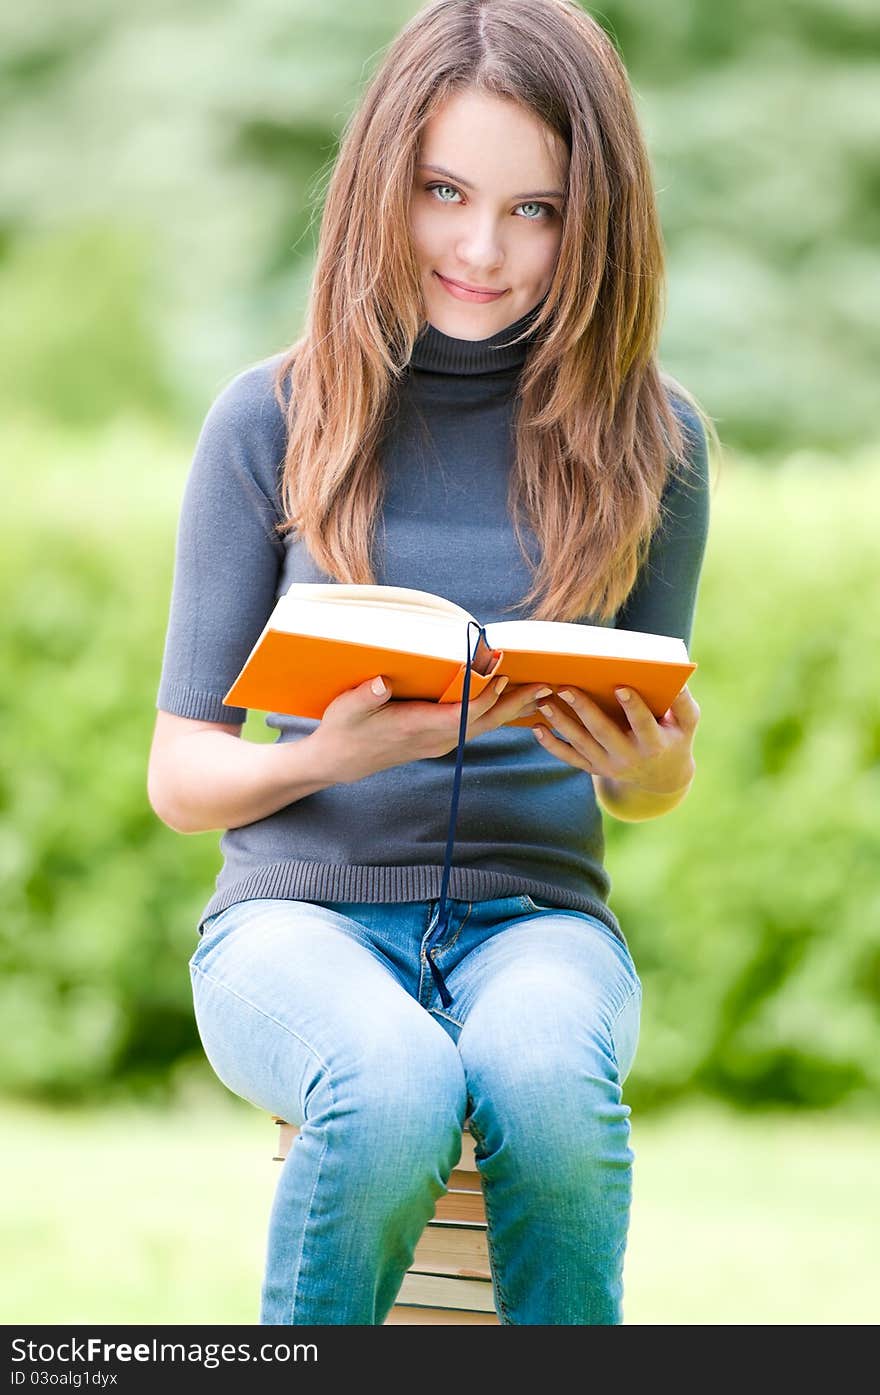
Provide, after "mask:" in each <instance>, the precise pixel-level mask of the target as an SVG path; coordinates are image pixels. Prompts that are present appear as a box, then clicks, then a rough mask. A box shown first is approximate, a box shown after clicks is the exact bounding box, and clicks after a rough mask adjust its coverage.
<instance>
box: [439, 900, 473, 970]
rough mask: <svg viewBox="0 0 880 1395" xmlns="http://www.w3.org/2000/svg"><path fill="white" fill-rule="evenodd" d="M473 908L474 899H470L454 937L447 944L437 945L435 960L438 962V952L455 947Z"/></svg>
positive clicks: (442, 952)
mask: <svg viewBox="0 0 880 1395" xmlns="http://www.w3.org/2000/svg"><path fill="white" fill-rule="evenodd" d="M473 909H474V903H473V901H468V908H467V910H466V911H465V913H464V919H463V920H462V922H461V925H459V927H458V929H457V930H456V932H455V934H454V935H453V937H452V939H451V940H449V941H448V943H447V944H445V945H438V946H437V949H436V950H435V952H434V960H435V962H436V959H437V955H438V954H445V953H446V952H447V950H450V949H452V948H454V946H455V943H456V941H457V940H458V937H459V935H460V934H461V932H462V930H463V929H464V927H465V926H466V925H467V923H468V920H469V918H470V913H471V911H472V910H473Z"/></svg>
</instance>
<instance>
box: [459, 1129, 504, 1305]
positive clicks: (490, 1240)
mask: <svg viewBox="0 0 880 1395" xmlns="http://www.w3.org/2000/svg"><path fill="white" fill-rule="evenodd" d="M468 1127H469V1128H470V1131H471V1135H472V1137H473V1138H474V1139H475V1140H476V1142H477V1143H478V1144H479V1145H480V1147H481V1148H482V1147H483V1145H484V1144H485V1142H486V1140H485V1138H484V1137H483V1135H482V1134H481V1133H480V1132H479V1129H475V1128H474V1121H473V1119H471V1120H470V1121H469V1124H468ZM478 1167H479V1164H478ZM480 1185H481V1187H482V1189H483V1206H484V1209H485V1212H486V1249H487V1250H488V1252H489V1259H490V1263H491V1268H492V1276H493V1279H494V1283H495V1290H496V1292H497V1294H498V1306H499V1308H500V1309H501V1313H500V1316H501V1318H502V1319H504V1318H509V1317H510V1311H509V1309H508V1306H507V1299H506V1297H505V1295H504V1292H503V1290H502V1287H501V1278H500V1275H501V1269H500V1266H499V1264H498V1254H497V1251H496V1249H495V1235H494V1231H495V1226H494V1219H493V1213H492V1207H491V1204H490V1193H491V1190H492V1189H491V1187H489V1186H488V1185H487V1182H486V1178H485V1177H484V1176H483V1173H482V1171H481V1172H480ZM506 1325H507V1326H510V1325H511V1324H510V1323H507V1324H506Z"/></svg>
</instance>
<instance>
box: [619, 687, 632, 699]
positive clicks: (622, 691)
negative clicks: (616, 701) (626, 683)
mask: <svg viewBox="0 0 880 1395" xmlns="http://www.w3.org/2000/svg"><path fill="white" fill-rule="evenodd" d="M617 696H618V697H619V698H620V700H621V702H629V697H630V693H629V688H618V689H617Z"/></svg>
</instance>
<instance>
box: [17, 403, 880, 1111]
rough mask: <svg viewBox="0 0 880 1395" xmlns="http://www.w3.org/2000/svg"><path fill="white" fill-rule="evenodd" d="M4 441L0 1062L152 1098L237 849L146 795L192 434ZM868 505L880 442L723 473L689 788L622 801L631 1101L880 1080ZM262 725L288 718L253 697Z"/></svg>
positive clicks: (841, 1092) (22, 433)
mask: <svg viewBox="0 0 880 1395" xmlns="http://www.w3.org/2000/svg"><path fill="white" fill-rule="evenodd" d="M3 445H4V447H5V449H4V457H5V458H6V459H7V460H9V461H10V463H11V465H12V466H13V469H12V470H11V471H10V474H11V475H12V478H11V479H10V480H9V483H8V486H7V490H6V495H7V499H8V500H9V501H10V503H11V507H10V508H7V510H6V511H5V513H4V518H5V520H6V521H5V522H4V524H3V525H2V540H0V542H2V545H0V582H2V588H3V595H4V616H5V624H4V627H3V640H2V643H3V654H2V658H3V665H4V671H5V673H6V674H7V679H8V681H7V683H6V684H5V685H4V689H3V695H2V696H0V702H2V704H3V709H4V710H3V712H2V717H3V721H2V726H0V730H2V740H3V743H4V747H5V751H4V759H3V762H2V770H3V772H4V773H3V774H2V776H0V801H2V804H0V876H2V887H3V909H4V915H3V918H2V930H0V953H2V979H0V1013H2V1018H3V1022H4V1032H3V1033H2V1035H0V1088H2V1089H3V1090H5V1091H6V1093H8V1094H13V1095H19V1096H22V1097H33V1098H42V1099H45V1100H50V1101H51V1100H53V1099H54V1100H60V1099H70V1100H82V1099H86V1098H89V1097H97V1096H102V1097H106V1096H108V1095H112V1094H114V1093H116V1092H135V1093H137V1094H139V1095H141V1096H152V1097H155V1098H157V1099H162V1098H163V1097H164V1096H166V1095H167V1094H169V1093H170V1092H171V1091H172V1090H173V1088H174V1081H175V1079H176V1078H177V1076H178V1074H179V1073H180V1072H181V1070H183V1069H185V1068H187V1066H188V1065H195V1067H196V1069H198V1063H200V1062H201V1047H200V1044H199V1040H198V1036H197V1033H196V1028H195V1025H194V1021H193V1014H192V1003H191V997H190V985H189V977H188V973H187V968H186V961H187V959H188V957H189V954H190V953H191V951H192V949H193V948H194V945H195V924H196V920H197V916H198V913H199V911H200V910H201V908H202V906H203V905H204V903H205V902H206V900H207V899H208V897H209V896H210V894H211V892H212V890H213V885H214V877H215V875H216V873H217V871H218V870H219V866H220V859H219V851H218V847H217V844H218V840H219V834H217V833H210V834H205V835H201V836H198V837H181V836H180V835H178V834H175V833H173V832H172V831H171V830H170V829H168V828H166V827H165V826H164V825H163V824H162V823H161V822H160V821H159V820H158V818H157V817H156V816H155V815H154V813H153V812H152V810H151V808H150V806H149V803H148V800H147V794H146V770H147V760H148V754H149V745H150V740H151V736H152V729H153V723H154V719H155V718H154V714H155V707H154V703H155V695H156V689H157V686H158V680H159V671H160V666H161V657H162V646H163V640H164V634H165V626H166V622H167V616H168V602H169V597H170V588H171V574H172V564H173V552H174V536H175V529H176V519H177V510H178V507H179V501H180V495H181V490H182V487H183V482H184V479H185V475H186V470H187V468H188V461H187V453H186V451H185V450H184V451H181V449H180V446H179V443H176V442H174V441H172V440H169V439H168V438H167V437H164V436H162V435H161V434H159V433H158V432H157V431H156V430H155V428H152V427H149V426H148V425H147V424H145V423H144V422H141V421H138V420H133V421H131V422H130V423H128V424H125V423H118V424H117V425H116V426H115V427H113V428H112V429H108V430H107V432H106V433H105V434H104V435H102V436H100V437H97V436H95V437H93V436H87V437H67V436H56V437H52V436H48V435H47V433H46V431H45V430H44V429H37V427H36V426H29V425H27V424H21V425H20V426H19V427H18V429H17V430H8V431H7V432H6V434H5V437H4V441H3ZM878 509H880V473H878V470H877V467H876V465H874V464H872V463H870V462H867V463H864V464H862V465H858V466H856V465H853V466H852V467H851V468H845V467H844V465H843V464H842V463H840V462H824V463H823V462H809V461H806V460H792V461H790V462H788V463H787V464H786V465H785V466H784V467H782V468H780V469H778V470H777V471H775V472H773V473H768V472H766V471H761V470H759V469H757V468H756V467H754V466H752V465H747V464H745V463H743V464H741V465H733V464H731V463H728V464H727V466H726V469H725V471H724V473H723V474H722V477H721V482H720V487H719V488H718V489H717V491H716V493H715V495H714V498H713V505H712V528H711V536H710V542H709V548H708V551H707V557H706V564H705V569H704V573H703V582H702V586H701V591H700V597H699V604H698V610H697V621H696V624H695V628H694V635H693V640H692V645H691V652H692V655H693V657H694V658H695V660H696V661H697V663H698V665H699V667H698V669H697V672H696V673H695V674H694V676H693V678H692V680H691V684H690V687H691V691H692V692H693V693H694V696H695V697H696V699H697V701H698V702H699V703H700V706H701V709H702V719H701V723H700V727H699V729H698V732H697V737H696V744H695V754H696V759H697V767H698V773H697V779H696V782H695V785H694V788H693V789H692V791H691V793H690V795H689V796H688V798H687V799H686V800H685V802H684V803H683V804H682V805H680V806H679V808H678V809H676V810H674V811H673V812H672V813H670V814H669V815H667V816H666V817H664V818H662V819H657V820H653V821H647V822H644V823H641V824H623V823H618V822H616V821H615V820H613V819H611V818H606V832H607V843H608V856H607V861H608V866H609V869H610V871H611V875H612V879H613V885H612V894H611V905H612V907H613V908H614V910H615V911H616V912H617V914H618V916H619V917H620V920H621V923H622V925H623V927H624V930H625V933H626V935H627V938H628V940H629V943H630V945H631V947H632V950H633V953H634V955H635V958H636V963H637V966H638V968H639V972H640V975H641V978H642V982H643V985H644V1008H643V1020H642V1035H641V1043H640V1047H639V1052H638V1056H637V1058H636V1064H635V1067H634V1069H633V1072H632V1074H631V1076H630V1077H629V1080H628V1082H627V1095H628V1098H629V1099H630V1100H631V1101H632V1103H633V1105H634V1107H641V1108H643V1109H647V1108H651V1107H652V1106H659V1105H661V1104H662V1103H664V1102H666V1101H668V1100H670V1099H672V1098H673V1097H677V1096H682V1095H685V1094H687V1093H689V1092H691V1091H694V1090H698V1091H699V1092H701V1093H703V1094H706V1093H709V1094H716V1095H719V1096H723V1097H726V1098H728V1099H731V1100H749V1101H754V1100H763V1101H776V1102H781V1103H788V1104H791V1105H815V1106H821V1107H828V1106H831V1105H836V1104H843V1103H844V1102H845V1103H846V1104H848V1105H852V1106H858V1105H859V1104H860V1103H862V1102H864V1100H865V1099H866V1098H867V1097H868V1096H870V1095H871V1094H872V1093H873V1092H875V1091H876V1090H877V1087H878V1085H880V1018H878V1012H877V1007H878V999H880V942H878V936H877V926H878V924H880V885H878V879H877V866H878V853H880V833H878V818H877V814H878V792H880V791H878V785H880V771H878V753H880V699H878V692H877V682H876V679H877V658H876V652H877V646H876V635H875V634H874V633H873V631H872V625H873V624H875V623H876V619H875V617H876V615H877V613H878V610H880V604H878V602H880V595H878V591H880V581H878V575H877V568H876V563H875V554H876V543H875V538H874V532H875V525H874V520H875V519H876V517H877V515H878ZM245 736H246V737H247V738H249V739H255V740H273V739H274V736H275V734H274V732H270V731H269V730H268V729H267V728H265V726H264V724H263V716H262V714H257V713H252V714H251V715H250V717H249V719H248V724H247V727H246V730H245ZM218 1088H219V1087H218Z"/></svg>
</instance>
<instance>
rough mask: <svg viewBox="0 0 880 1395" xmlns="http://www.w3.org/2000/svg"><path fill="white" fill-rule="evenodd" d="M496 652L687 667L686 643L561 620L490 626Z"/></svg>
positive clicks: (525, 621) (663, 637)
mask: <svg viewBox="0 0 880 1395" xmlns="http://www.w3.org/2000/svg"><path fill="white" fill-rule="evenodd" d="M486 638H487V639H488V641H489V644H490V646H491V647H492V648H493V649H516V650H520V651H521V652H523V653H527V652H528V651H529V650H536V651H538V652H544V653H547V654H588V655H589V654H599V655H603V656H607V657H609V658H613V659H657V660H660V661H662V662H664V663H682V662H684V663H687V662H688V653H687V646H686V645H685V643H684V640H681V639H676V638H675V636H673V635H653V634H645V633H643V632H642V631H641V630H615V629H612V628H610V627H607V626H604V625H577V624H569V623H566V622H564V621H560V620H500V621H498V622H497V623H496V624H494V625H487V626H486Z"/></svg>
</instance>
